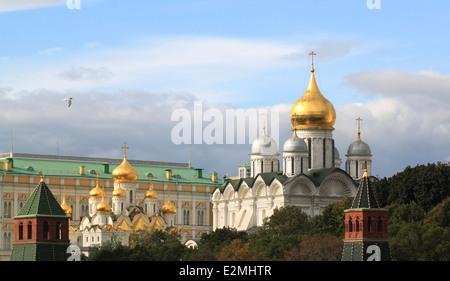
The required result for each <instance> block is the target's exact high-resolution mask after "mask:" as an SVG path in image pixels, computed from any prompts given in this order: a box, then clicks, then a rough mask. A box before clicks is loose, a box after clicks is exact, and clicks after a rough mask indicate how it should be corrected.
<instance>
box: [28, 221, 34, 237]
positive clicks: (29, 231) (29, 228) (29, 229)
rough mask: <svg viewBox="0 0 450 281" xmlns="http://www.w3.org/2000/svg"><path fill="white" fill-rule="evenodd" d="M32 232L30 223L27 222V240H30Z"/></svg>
mask: <svg viewBox="0 0 450 281" xmlns="http://www.w3.org/2000/svg"><path fill="white" fill-rule="evenodd" d="M32 231H33V227H32V224H31V221H29V222H28V225H27V233H28V234H27V239H31V236H32Z"/></svg>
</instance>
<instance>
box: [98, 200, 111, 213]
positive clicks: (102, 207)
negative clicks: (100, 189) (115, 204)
mask: <svg viewBox="0 0 450 281" xmlns="http://www.w3.org/2000/svg"><path fill="white" fill-rule="evenodd" d="M110 211H111V207H110V206H109V204H108V203H106V202H105V196H103V197H102V201H101V202H100V203H98V204H97V212H99V213H109V212H110Z"/></svg>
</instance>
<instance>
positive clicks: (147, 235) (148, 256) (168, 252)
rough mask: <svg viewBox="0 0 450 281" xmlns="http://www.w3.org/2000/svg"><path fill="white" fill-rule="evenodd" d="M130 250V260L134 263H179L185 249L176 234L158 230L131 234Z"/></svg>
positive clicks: (178, 235)
mask: <svg viewBox="0 0 450 281" xmlns="http://www.w3.org/2000/svg"><path fill="white" fill-rule="evenodd" d="M130 248H132V254H131V255H130V260H134V261H179V260H181V258H182V257H183V256H184V254H185V251H186V249H187V248H186V246H184V245H183V244H181V242H180V234H179V233H178V232H173V231H160V230H155V231H152V232H148V231H138V232H136V233H133V234H131V235H130Z"/></svg>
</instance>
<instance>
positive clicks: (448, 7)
mask: <svg viewBox="0 0 450 281" xmlns="http://www.w3.org/2000/svg"><path fill="white" fill-rule="evenodd" d="M366 2H367V1H366V0H342V1H299V0H296V1H287V0H280V1H233V0H228V1H219V0H216V1H206V0H203V1H186V0H184V1H175V0H171V1H153V0H152V1H148V0H146V1H135V0H132V1H118V0H80V4H81V9H68V7H67V5H66V1H65V0H35V1H31V0H0V94H1V95H0V97H1V101H0V107H2V108H3V110H1V111H2V112H3V113H2V116H0V118H1V120H2V121H0V123H1V124H0V125H1V128H3V129H2V133H1V135H2V137H1V140H2V141H1V143H2V146H1V147H2V150H3V151H8V150H9V133H10V130H13V131H14V135H15V136H16V137H15V138H14V140H15V147H16V151H19V152H28V153H48V154H55V153H56V151H58V153H61V154H70V155H86V156H108V157H120V156H121V153H122V152H121V151H120V149H118V148H120V147H121V146H122V143H123V141H124V140H126V141H127V143H128V144H129V145H130V147H131V149H130V154H129V155H130V157H134V158H136V159H149V160H161V161H164V160H166V161H183V162H185V161H186V157H187V147H186V145H184V146H183V145H178V146H177V145H174V144H173V143H172V142H171V140H170V131H171V129H172V128H173V126H174V125H175V123H174V122H171V120H170V114H171V112H172V111H173V109H174V108H177V107H180V106H181V107H186V108H188V109H189V110H191V109H192V104H193V101H194V100H199V99H201V100H203V103H204V104H205V106H211V107H216V108H222V109H223V108H225V107H232V108H244V109H247V108H268V107H276V108H278V109H279V110H280V139H279V140H278V142H279V145H280V146H281V147H282V144H283V142H284V140H285V139H286V138H287V137H288V136H290V134H291V132H290V131H289V129H290V120H289V112H288V111H289V110H290V105H292V104H293V103H294V102H295V101H296V100H297V99H298V98H299V97H300V96H301V95H302V94H303V93H304V91H305V89H306V86H307V83H308V80H309V75H310V72H309V70H310V63H311V62H310V57H309V56H308V53H309V52H310V51H312V50H314V51H315V52H316V53H317V56H316V58H315V68H316V79H317V82H318V84H319V88H320V90H321V92H322V94H323V95H324V96H325V97H327V98H328V99H329V100H330V101H331V102H332V103H333V105H334V106H335V108H336V111H337V122H336V125H335V128H336V130H335V131H334V138H335V140H336V144H337V147H338V149H339V151H340V154H341V158H342V160H343V162H345V152H346V149H347V147H348V145H349V144H350V143H351V142H353V141H354V140H355V139H356V122H355V119H356V118H357V117H358V116H361V117H362V118H363V124H362V129H363V133H362V136H363V140H364V141H366V142H367V143H368V144H369V145H370V147H371V149H372V154H373V155H374V156H373V161H374V164H373V169H374V170H373V174H380V175H381V176H391V175H392V174H394V173H396V172H398V171H401V170H403V168H404V167H405V166H407V165H411V166H415V165H417V164H426V163H427V162H436V161H450V150H449V148H448V139H449V137H450V131H449V126H448V124H449V122H450V115H449V110H448V108H449V107H450V100H449V94H450V74H449V73H450V69H449V63H448V62H449V61H450V48H449V47H448V46H450V38H449V32H448V29H449V27H450V4H449V3H448V1H444V0H442V1H439V0H434V1H406V0H405V1H401V0H400V1H387V0H380V3H381V9H369V8H368V7H367V3H366ZM68 95H71V96H73V97H74V104H73V107H71V108H70V111H69V109H67V108H65V107H64V104H63V102H62V101H61V100H62V99H63V98H65V97H66V96H68ZM81 102H85V103H84V104H80V103H81ZM80 120H81V121H80ZM80 122H81V123H82V124H80ZM43 124H47V126H45V125H43ZM38 137H40V138H43V140H42V141H41V142H39V143H36V142H32V141H31V139H36V138H38ZM250 143H251V141H249V143H248V144H247V145H232V144H228V145H209V146H207V145H197V146H196V145H194V146H193V147H192V150H193V159H192V160H193V165H194V166H197V167H201V168H205V170H206V171H207V172H211V171H212V170H216V171H218V172H219V174H222V175H223V174H224V173H229V174H230V175H233V174H236V173H237V168H236V167H237V166H238V165H240V164H241V163H243V162H245V161H247V160H248V159H249V156H248V153H249V150H250ZM133 150H134V151H133ZM133 153H135V154H134V155H133ZM212 154H214V155H216V157H214V159H211V157H208V155H212ZM230 155H232V156H231V157H230ZM218 159H219V160H218ZM342 167H344V166H342Z"/></svg>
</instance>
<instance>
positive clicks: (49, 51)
mask: <svg viewBox="0 0 450 281" xmlns="http://www.w3.org/2000/svg"><path fill="white" fill-rule="evenodd" d="M62 51H63V48H61V47H52V48H48V49H45V50H40V51H38V55H40V56H49V55H53V54H56V53H60V52H62Z"/></svg>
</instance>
